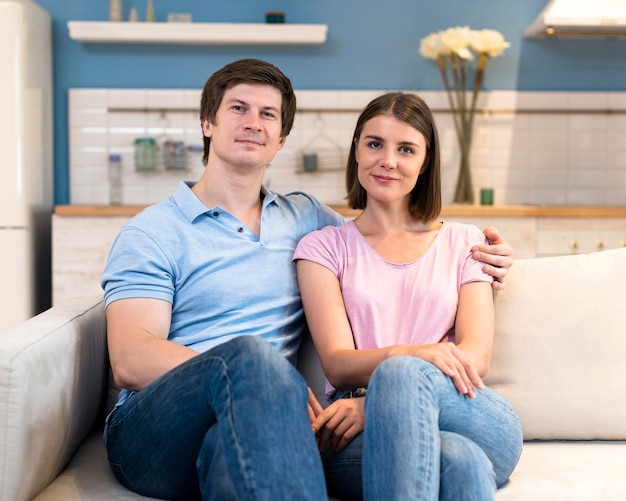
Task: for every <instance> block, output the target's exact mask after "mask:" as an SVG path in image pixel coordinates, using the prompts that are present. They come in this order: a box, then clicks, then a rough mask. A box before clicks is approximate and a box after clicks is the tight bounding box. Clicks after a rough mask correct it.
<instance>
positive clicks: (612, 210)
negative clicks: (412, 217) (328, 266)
mask: <svg viewBox="0 0 626 501" xmlns="http://www.w3.org/2000/svg"><path fill="white" fill-rule="evenodd" d="M145 207H146V206H145V205H57V206H56V207H55V208H54V213H55V215H58V216H74V217H79V216H82V217H114V216H122V217H132V216H134V215H135V214H137V213H138V212H140V211H141V210H143V209H144V208H145ZM331 207H332V208H333V209H335V210H336V211H337V212H339V213H340V214H342V215H344V216H348V217H354V216H357V215H358V214H359V212H360V211H358V210H352V209H349V208H347V207H346V206H339V205H332V206H331ZM441 216H442V217H626V207H546V206H538V205H444V206H443V208H442V210H441Z"/></svg>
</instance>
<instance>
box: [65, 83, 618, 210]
mask: <svg viewBox="0 0 626 501" xmlns="http://www.w3.org/2000/svg"><path fill="white" fill-rule="evenodd" d="M296 93H297V96H298V113H297V116H296V120H295V123H294V128H293V130H292V132H291V134H290V135H289V138H288V141H287V143H286V145H285V147H284V148H283V150H281V151H280V152H279V153H278V155H277V156H276V158H275V159H274V161H273V162H272V165H271V166H270V167H269V168H268V170H267V173H266V182H267V183H269V185H270V188H271V189H272V190H274V191H278V192H281V193H285V192H289V191H293V190H302V191H306V192H308V193H311V194H313V195H315V196H317V197H318V198H320V199H321V200H322V201H324V202H327V203H335V204H342V203H344V191H345V188H344V172H343V167H344V162H345V158H346V156H347V152H348V148H349V145H350V141H351V138H352V133H353V129H354V124H355V122H356V119H357V117H358V114H359V112H360V110H361V109H362V108H363V107H364V106H365V105H366V104H367V103H368V102H369V101H370V100H371V99H372V98H373V97H375V96H377V95H378V94H380V92H379V91H375V90H372V91H307V90H302V91H297V92H296ZM200 94H201V90H200V89H71V90H70V93H69V117H70V120H69V124H70V134H69V136H70V137H69V142H70V199H71V203H73V204H106V203H108V185H107V158H108V155H109V154H110V153H119V154H120V155H121V156H122V164H123V180H124V185H123V202H124V203H126V204H151V203H155V202H158V201H159V200H162V199H163V198H165V197H167V196H169V195H170V194H171V193H172V192H173V191H174V190H175V189H176V186H177V185H178V182H179V181H180V180H181V179H189V180H194V179H197V178H198V177H199V176H200V175H201V173H202V171H203V168H204V167H203V165H202V162H201V158H202V151H201V147H202V133H201V129H200V123H199V117H198V108H199V103H200ZM420 95H421V96H422V97H423V98H424V100H425V101H426V102H427V103H428V104H429V105H430V106H431V108H432V109H433V113H434V115H435V118H436V120H437V127H438V130H439V134H440V142H441V147H442V177H443V180H442V190H443V200H444V203H446V204H447V203H451V202H452V199H453V194H454V188H455V184H456V176H457V173H458V163H459V151H458V146H457V140H456V134H455V131H454V124H453V121H452V114H451V113H450V112H449V109H448V105H447V97H446V95H445V93H444V92H434V91H428V92H420ZM138 137H153V138H154V139H155V140H156V142H157V144H158V145H162V144H163V142H164V141H165V140H167V139H171V140H175V141H183V142H184V143H185V144H186V145H189V146H194V147H196V148H197V147H199V148H200V151H191V150H188V151H187V155H186V158H187V165H188V168H187V169H186V170H185V171H184V172H181V171H168V170H165V169H164V167H163V164H162V160H161V151H159V152H158V166H157V170H155V171H154V172H135V169H134V140H135V139H136V138H138ZM307 151H315V152H316V153H318V155H319V164H320V167H321V169H322V171H318V172H316V173H303V172H301V171H302V166H303V162H302V154H303V153H304V152H307ZM471 155H472V156H471V163H472V177H473V182H474V189H475V191H476V198H478V191H479V189H480V188H481V187H487V186H488V187H491V188H494V190H495V203H497V204H504V203H508V204H541V205H599V206H602V205H605V206H626V92H613V93H606V92H516V91H493V92H483V93H481V95H480V98H479V110H478V112H477V115H476V117H475V128H474V139H473V144H472V153H471Z"/></svg>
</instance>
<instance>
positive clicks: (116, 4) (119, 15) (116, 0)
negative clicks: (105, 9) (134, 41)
mask: <svg viewBox="0 0 626 501" xmlns="http://www.w3.org/2000/svg"><path fill="white" fill-rule="evenodd" d="M123 20H124V14H123V8H122V0H111V2H110V4H109V21H113V22H120V21H123Z"/></svg>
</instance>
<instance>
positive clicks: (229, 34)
mask: <svg viewBox="0 0 626 501" xmlns="http://www.w3.org/2000/svg"><path fill="white" fill-rule="evenodd" d="M67 27H68V29H69V33H70V38H72V39H74V40H77V41H79V42H83V43H140V44H147V43H159V44H187V45H321V44H323V43H324V42H326V33H327V31H328V26H327V25H325V24H288V23H285V24H282V23H267V24H252V23H146V22H108V21H105V22H100V21H68V23H67Z"/></svg>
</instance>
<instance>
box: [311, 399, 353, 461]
mask: <svg viewBox="0 0 626 501" xmlns="http://www.w3.org/2000/svg"><path fill="white" fill-rule="evenodd" d="M364 427H365V397H360V398H342V399H339V400H335V401H334V402H333V403H332V404H330V405H329V406H328V407H326V409H324V410H323V412H322V413H321V414H320V415H319V416H318V417H317V419H316V420H315V421H314V422H313V431H314V432H315V434H316V435H317V443H318V447H319V449H320V451H322V450H324V449H325V448H326V444H328V443H329V442H330V450H331V452H339V451H341V450H342V449H343V448H344V447H345V446H346V445H348V444H349V443H350V442H351V441H352V439H353V438H354V437H356V436H357V435H358V434H359V433H361V432H362V431H363V428H364Z"/></svg>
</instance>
